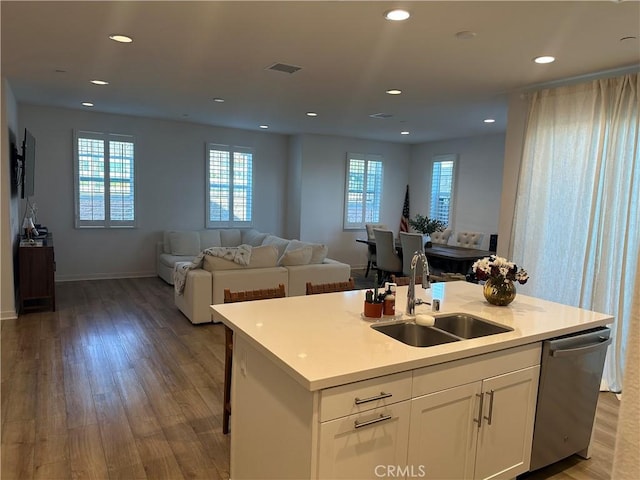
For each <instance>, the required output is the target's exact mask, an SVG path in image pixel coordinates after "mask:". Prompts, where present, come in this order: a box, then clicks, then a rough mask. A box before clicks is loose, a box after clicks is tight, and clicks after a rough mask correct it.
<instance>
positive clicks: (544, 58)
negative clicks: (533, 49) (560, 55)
mask: <svg viewBox="0 0 640 480" xmlns="http://www.w3.org/2000/svg"><path fill="white" fill-rule="evenodd" d="M533 61H534V62H536V63H553V62H555V61H556V57H552V56H550V55H543V56H541V57H536V58H534V59H533Z"/></svg>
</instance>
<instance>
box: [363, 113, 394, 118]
mask: <svg viewBox="0 0 640 480" xmlns="http://www.w3.org/2000/svg"><path fill="white" fill-rule="evenodd" d="M369 116H370V117H371V118H391V117H393V115H391V114H390V113H372V114H371V115H369Z"/></svg>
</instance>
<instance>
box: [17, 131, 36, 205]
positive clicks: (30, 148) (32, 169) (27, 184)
mask: <svg viewBox="0 0 640 480" xmlns="http://www.w3.org/2000/svg"><path fill="white" fill-rule="evenodd" d="M18 159H19V160H22V171H21V175H20V186H21V189H20V191H21V195H20V196H21V197H22V198H26V197H33V195H34V193H35V178H36V176H35V174H36V139H35V137H34V136H33V135H32V134H31V132H30V131H29V130H27V129H26V128H25V129H24V139H23V140H22V155H18Z"/></svg>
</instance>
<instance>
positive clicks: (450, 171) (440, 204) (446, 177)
mask: <svg viewBox="0 0 640 480" xmlns="http://www.w3.org/2000/svg"><path fill="white" fill-rule="evenodd" d="M455 163H456V155H436V156H435V157H433V168H432V170H431V208H430V211H429V217H430V218H435V219H436V220H440V221H441V222H444V223H445V225H450V224H451V221H452V216H453V215H452V200H453V180H454V169H455Z"/></svg>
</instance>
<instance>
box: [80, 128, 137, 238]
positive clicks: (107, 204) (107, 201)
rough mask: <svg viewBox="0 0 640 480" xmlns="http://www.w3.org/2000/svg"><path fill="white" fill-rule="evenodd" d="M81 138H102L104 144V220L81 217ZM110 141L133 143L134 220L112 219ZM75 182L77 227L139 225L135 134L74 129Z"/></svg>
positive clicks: (134, 226)
mask: <svg viewBox="0 0 640 480" xmlns="http://www.w3.org/2000/svg"><path fill="white" fill-rule="evenodd" d="M80 139H91V140H100V141H102V142H103V145H104V170H103V175H104V180H103V184H104V217H105V219H104V220H82V219H81V218H80V151H79V148H78V141H79V140H80ZM110 142H127V143H131V144H132V145H133V158H132V164H133V165H132V168H131V172H132V175H133V181H132V182H131V184H132V185H133V192H132V195H133V220H112V219H111V198H110V197H111V195H110V187H111V178H110V161H111V149H110ZM73 179H74V181H73V183H74V197H73V204H74V226H75V228H79V229H80V228H136V227H137V226H138V193H137V192H138V171H137V162H136V141H135V137H134V136H133V135H129V134H122V133H112V132H94V131H89V130H74V131H73Z"/></svg>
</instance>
